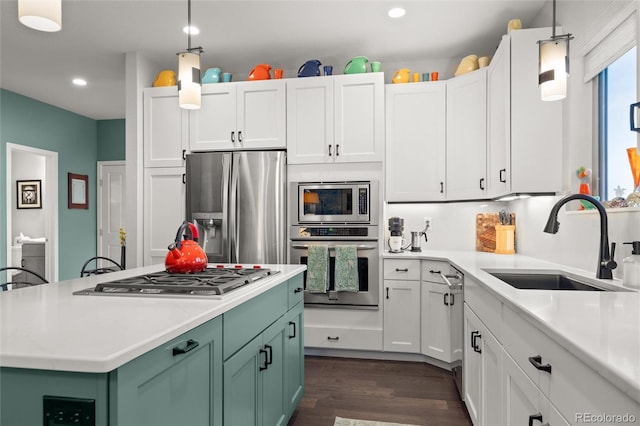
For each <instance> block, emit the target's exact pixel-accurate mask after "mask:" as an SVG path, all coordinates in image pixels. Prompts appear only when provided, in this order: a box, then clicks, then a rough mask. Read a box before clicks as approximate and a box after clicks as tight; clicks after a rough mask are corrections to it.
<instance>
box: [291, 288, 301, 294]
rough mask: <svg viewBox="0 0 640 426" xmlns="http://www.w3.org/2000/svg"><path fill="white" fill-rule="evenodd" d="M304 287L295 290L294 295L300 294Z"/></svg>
mask: <svg viewBox="0 0 640 426" xmlns="http://www.w3.org/2000/svg"><path fill="white" fill-rule="evenodd" d="M302 290H303V289H302V287H298V288H296V289H295V290H293V292H294V293H300V292H301V291H302Z"/></svg>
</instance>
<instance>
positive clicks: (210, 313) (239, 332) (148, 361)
mask: <svg viewBox="0 0 640 426" xmlns="http://www.w3.org/2000/svg"><path fill="white" fill-rule="evenodd" d="M232 266H233V265H232ZM264 267H268V268H271V269H272V270H274V271H279V273H277V274H275V275H273V276H271V277H268V278H265V279H263V280H260V281H258V282H254V283H251V284H250V285H247V286H245V287H242V288H240V289H238V290H235V291H233V292H231V293H229V294H228V295H225V296H223V297H221V298H219V299H206V298H193V299H188V298H173V297H162V298H155V297H121V296H120V297H115V296H114V297H110V296H102V297H96V296H80V295H73V293H74V292H75V291H78V290H82V289H85V288H88V287H92V286H95V285H96V284H98V283H100V282H106V281H111V280H114V279H120V278H128V277H133V276H137V275H142V274H147V273H153V272H156V271H160V270H162V269H163V266H162V265H155V266H148V267H143V268H136V269H131V270H126V271H119V272H114V273H112V274H108V275H101V276H92V277H88V278H81V279H75V280H69V281H64V282H59V283H52V284H47V285H41V286H36V287H31V288H24V289H20V290H16V291H9V292H4V293H1V294H0V368H1V369H0V386H1V387H0V395H1V396H0V404H1V405H0V423H1V424H7V425H9V424H10V425H33V424H42V422H43V418H44V417H43V416H46V412H50V411H51V410H50V408H52V407H53V408H55V409H57V410H58V412H62V413H63V414H62V415H61V417H60V418H59V419H57V420H56V421H57V422H58V423H57V424H67V423H65V422H67V421H68V422H69V424H71V421H73V419H74V418H75V417H74V416H77V418H80V419H82V421H83V422H81V423H77V424H83V425H84V424H96V425H124V424H136V425H138V424H155V425H158V424H222V423H223V422H224V423H225V424H232V423H238V424H240V423H243V424H253V423H264V424H269V423H271V422H272V421H273V422H276V423H277V421H283V420H284V423H286V419H288V417H289V416H290V415H291V413H293V410H294V409H295V406H296V405H297V403H298V402H299V400H300V398H301V396H302V393H303V386H304V359H303V350H304V348H303V342H304V340H303V334H302V330H303V328H304V327H303V303H302V291H301V288H302V272H303V271H304V269H305V267H304V266H301V265H264ZM292 362H293V363H294V365H293V366H292ZM296 362H297V364H295V363H296ZM254 370H255V371H254ZM223 377H224V380H223ZM223 382H224V389H223ZM275 386H280V387H281V388H282V389H283V391H282V392H274V391H273V389H274V388H275ZM263 387H264V388H265V389H269V392H262V388H263ZM225 395H228V396H229V397H227V398H224V396H225ZM236 395H244V396H243V398H242V399H240V398H237V397H235V396H236ZM45 396H53V397H56V398H53V400H51V399H46V398H44V397H45ZM66 398H71V399H68V400H67V399H66ZM278 398H279V399H280V401H278ZM274 408H275V409H274ZM47 410H49V411H47ZM92 413H93V414H92ZM223 413H224V414H223ZM223 415H224V418H223ZM92 416H93V417H92ZM251 416H253V420H252V421H250V420H249V419H250V418H251ZM92 419H94V422H92ZM232 419H235V420H232ZM274 419H275V420H274ZM176 421H178V422H179V423H176Z"/></svg>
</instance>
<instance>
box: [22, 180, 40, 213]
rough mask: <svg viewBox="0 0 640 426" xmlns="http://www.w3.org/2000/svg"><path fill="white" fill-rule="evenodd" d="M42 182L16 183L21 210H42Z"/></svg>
mask: <svg viewBox="0 0 640 426" xmlns="http://www.w3.org/2000/svg"><path fill="white" fill-rule="evenodd" d="M41 184H42V181H40V180H18V181H16V194H17V198H18V200H17V201H18V203H17V206H18V208H19V209H41V208H42V190H41V187H42V185H41Z"/></svg>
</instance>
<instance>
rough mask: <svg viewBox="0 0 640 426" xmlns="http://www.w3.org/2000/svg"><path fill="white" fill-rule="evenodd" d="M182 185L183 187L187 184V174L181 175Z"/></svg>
mask: <svg viewBox="0 0 640 426" xmlns="http://www.w3.org/2000/svg"><path fill="white" fill-rule="evenodd" d="M182 183H183V184H185V185H186V184H187V174H186V173H183V174H182Z"/></svg>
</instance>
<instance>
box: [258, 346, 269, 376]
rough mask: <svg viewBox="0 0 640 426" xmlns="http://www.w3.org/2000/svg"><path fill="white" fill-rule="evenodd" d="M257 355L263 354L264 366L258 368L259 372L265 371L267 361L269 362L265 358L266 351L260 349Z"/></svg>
mask: <svg viewBox="0 0 640 426" xmlns="http://www.w3.org/2000/svg"><path fill="white" fill-rule="evenodd" d="M259 353H261V354H264V364H262V365H261V366H260V371H263V370H266V369H267V365H269V364H267V361H269V358H268V357H267V351H265V350H264V349H260V352H259Z"/></svg>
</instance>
